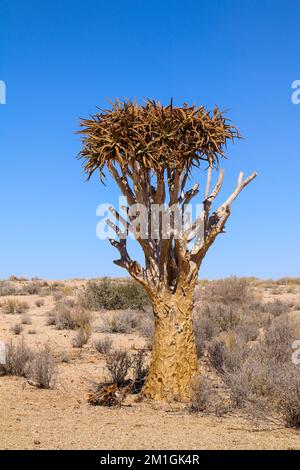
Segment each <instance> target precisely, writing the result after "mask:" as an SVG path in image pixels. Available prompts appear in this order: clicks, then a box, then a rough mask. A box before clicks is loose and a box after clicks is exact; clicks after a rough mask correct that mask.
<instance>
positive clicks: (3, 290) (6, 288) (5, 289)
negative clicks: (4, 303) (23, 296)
mask: <svg viewBox="0 0 300 470" xmlns="http://www.w3.org/2000/svg"><path fill="white" fill-rule="evenodd" d="M16 294H17V289H16V288H15V287H14V286H13V285H12V284H11V282H9V281H0V296H5V295H16Z"/></svg>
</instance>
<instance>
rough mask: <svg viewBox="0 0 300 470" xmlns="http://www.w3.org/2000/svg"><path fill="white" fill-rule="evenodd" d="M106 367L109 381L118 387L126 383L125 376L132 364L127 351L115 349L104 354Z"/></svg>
mask: <svg viewBox="0 0 300 470" xmlns="http://www.w3.org/2000/svg"><path fill="white" fill-rule="evenodd" d="M105 360H106V367H107V370H108V372H109V375H110V378H111V381H112V383H113V384H115V385H117V386H118V387H124V386H125V385H126V378H127V374H128V372H129V369H130V367H131V365H132V358H131V357H130V355H129V353H128V352H127V351H121V350H119V349H118V350H115V351H112V352H109V353H108V354H107V355H106V356H105Z"/></svg>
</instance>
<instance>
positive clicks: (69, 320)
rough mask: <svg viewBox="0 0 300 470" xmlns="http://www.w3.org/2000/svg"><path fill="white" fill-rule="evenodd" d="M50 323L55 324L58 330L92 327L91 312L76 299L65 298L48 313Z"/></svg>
mask: <svg viewBox="0 0 300 470" xmlns="http://www.w3.org/2000/svg"><path fill="white" fill-rule="evenodd" d="M47 324H48V325H55V327H56V328H57V329H58V330H75V329H79V328H87V327H90V324H91V314H90V312H88V311H87V310H85V309H84V308H82V307H81V306H79V305H76V304H75V303H74V301H72V300H69V299H68V300H67V299H65V300H64V301H62V302H58V303H57V304H56V305H55V307H54V309H53V310H51V311H50V312H49V313H48V320H47Z"/></svg>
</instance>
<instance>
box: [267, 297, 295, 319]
mask: <svg viewBox="0 0 300 470" xmlns="http://www.w3.org/2000/svg"><path fill="white" fill-rule="evenodd" d="M265 309H266V311H267V312H268V313H270V314H271V315H273V317H278V316H279V315H282V314H283V313H287V311H288V310H289V306H288V304H287V303H286V302H282V301H281V300H279V299H276V300H274V301H273V302H268V303H266V304H265Z"/></svg>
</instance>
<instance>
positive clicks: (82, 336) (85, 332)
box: [72, 327, 91, 349]
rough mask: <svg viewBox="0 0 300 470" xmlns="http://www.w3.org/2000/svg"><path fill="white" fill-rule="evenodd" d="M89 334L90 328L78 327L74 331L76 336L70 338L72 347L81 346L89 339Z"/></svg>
mask: <svg viewBox="0 0 300 470" xmlns="http://www.w3.org/2000/svg"><path fill="white" fill-rule="evenodd" d="M90 336H91V329H90V328H84V327H80V328H79V330H78V331H77V333H76V336H75V337H74V338H73V340H72V346H73V348H80V349H81V348H82V347H83V346H84V345H85V344H86V343H87V342H88V340H89V338H90Z"/></svg>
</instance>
